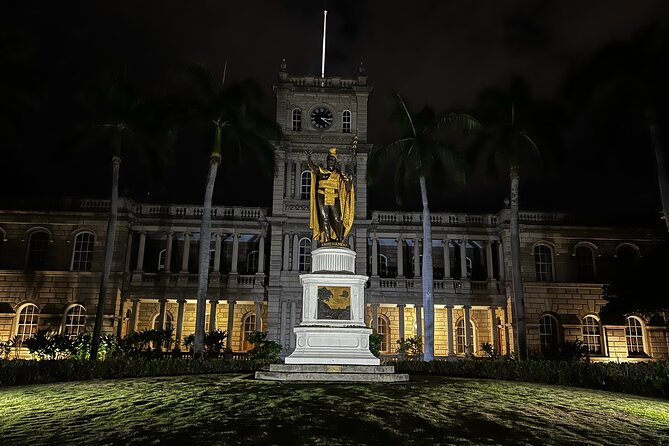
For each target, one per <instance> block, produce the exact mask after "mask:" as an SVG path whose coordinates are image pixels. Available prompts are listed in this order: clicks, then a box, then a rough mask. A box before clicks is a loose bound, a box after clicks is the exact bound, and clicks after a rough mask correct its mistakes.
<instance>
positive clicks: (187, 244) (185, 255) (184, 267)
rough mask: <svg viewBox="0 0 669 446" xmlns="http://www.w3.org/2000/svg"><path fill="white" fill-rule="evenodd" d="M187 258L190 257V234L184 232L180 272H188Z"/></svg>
mask: <svg viewBox="0 0 669 446" xmlns="http://www.w3.org/2000/svg"><path fill="white" fill-rule="evenodd" d="M188 256H190V232H184V252H183V253H182V255H181V272H182V273H187V272H188Z"/></svg>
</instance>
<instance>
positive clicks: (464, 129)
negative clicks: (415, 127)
mask: <svg viewBox="0 0 669 446" xmlns="http://www.w3.org/2000/svg"><path fill="white" fill-rule="evenodd" d="M436 119H437V127H438V128H443V127H447V128H449V129H453V130H455V131H457V132H460V133H462V134H465V135H468V134H471V133H474V132H478V131H480V130H482V129H483V126H482V125H481V123H480V122H479V120H478V119H476V118H475V117H474V116H472V115H470V114H467V113H455V112H448V113H440V114H439V115H438V116H437V118H436Z"/></svg>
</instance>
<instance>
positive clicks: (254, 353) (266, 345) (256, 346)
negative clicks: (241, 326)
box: [247, 331, 281, 364]
mask: <svg viewBox="0 0 669 446" xmlns="http://www.w3.org/2000/svg"><path fill="white" fill-rule="evenodd" d="M247 340H248V341H249V343H251V344H253V349H251V350H250V351H249V359H250V360H251V361H258V362H265V363H268V364H271V363H275V362H278V361H279V354H280V353H281V344H279V343H278V342H274V341H268V340H267V333H263V332H262V331H254V332H253V333H251V334H250V335H249V337H248V339H247Z"/></svg>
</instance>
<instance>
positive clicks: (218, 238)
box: [213, 233, 223, 273]
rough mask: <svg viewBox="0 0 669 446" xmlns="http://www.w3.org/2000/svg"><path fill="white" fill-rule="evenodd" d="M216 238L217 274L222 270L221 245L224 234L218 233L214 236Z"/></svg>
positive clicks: (215, 258) (215, 270)
mask: <svg viewBox="0 0 669 446" xmlns="http://www.w3.org/2000/svg"><path fill="white" fill-rule="evenodd" d="M213 235H214V237H216V241H215V243H214V265H213V266H214V272H215V273H217V272H219V271H220V270H221V245H222V243H223V234H221V233H216V234H213Z"/></svg>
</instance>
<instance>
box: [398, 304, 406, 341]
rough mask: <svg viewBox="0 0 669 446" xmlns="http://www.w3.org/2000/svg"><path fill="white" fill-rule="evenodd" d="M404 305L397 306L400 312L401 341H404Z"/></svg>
mask: <svg viewBox="0 0 669 446" xmlns="http://www.w3.org/2000/svg"><path fill="white" fill-rule="evenodd" d="M405 306H406V305H404V304H397V310H398V312H399V337H400V340H404V307H405Z"/></svg>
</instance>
